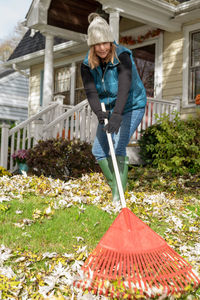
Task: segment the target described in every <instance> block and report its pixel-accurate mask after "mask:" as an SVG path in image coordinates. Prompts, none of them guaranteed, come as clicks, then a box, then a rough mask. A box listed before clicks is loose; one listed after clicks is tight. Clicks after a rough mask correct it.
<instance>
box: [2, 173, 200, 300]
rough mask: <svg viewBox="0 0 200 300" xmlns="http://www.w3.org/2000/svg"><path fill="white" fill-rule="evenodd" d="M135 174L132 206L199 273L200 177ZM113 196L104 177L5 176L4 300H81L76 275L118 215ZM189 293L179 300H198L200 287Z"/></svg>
mask: <svg viewBox="0 0 200 300" xmlns="http://www.w3.org/2000/svg"><path fill="white" fill-rule="evenodd" d="M129 176H130V177H129V192H128V193H126V194H125V198H126V202H127V207H129V208H130V209H131V210H132V211H133V212H134V213H135V214H136V215H137V216H138V217H139V218H140V219H141V220H142V221H144V222H145V223H146V224H147V225H149V226H150V227H151V228H152V229H153V230H154V231H155V232H157V233H158V234H160V235H161V236H162V237H163V238H164V239H165V240H166V241H167V243H168V244H169V245H170V246H171V247H173V248H174V249H175V251H176V252H178V253H179V254H181V256H182V257H184V258H185V259H186V260H188V261H189V262H190V264H191V265H192V266H193V268H194V269H195V270H196V271H197V272H199V273H200V254H199V247H200V240H199V228H200V205H199V200H200V194H199V189H198V188H197V187H198V177H193V179H192V178H191V177H189V178H170V177H167V176H169V175H167V176H166V177H164V176H163V174H162V176H161V175H160V174H157V173H154V174H153V173H152V171H150V170H147V169H145V170H142V168H134V169H132V170H130V172H129ZM192 180H193V181H192ZM190 182H197V184H196V185H194V184H192V185H191V186H190V184H189V183H190ZM188 186H189V187H188ZM110 197H111V194H110V190H109V187H108V186H107V184H106V182H105V181H104V178H103V177H102V176H101V175H100V174H90V175H86V176H84V177H82V178H81V179H79V180H78V179H76V180H71V181H70V182H67V183H64V182H62V181H59V180H53V179H49V178H45V177H40V178H37V177H23V176H13V177H11V178H9V177H2V178H0V224H1V225H0V299H47V298H45V297H47V295H48V296H50V295H51V298H48V299H71V298H72V295H73V297H74V299H82V297H83V295H82V296H80V295H79V296H78V293H80V291H78V290H74V288H73V285H72V279H70V278H71V277H72V276H74V274H75V273H76V271H77V270H79V269H80V267H81V265H82V264H83V262H84V260H85V259H86V257H87V256H88V254H89V253H90V252H91V250H92V249H94V248H95V247H96V245H97V244H98V242H99V241H100V239H101V237H102V236H103V235H104V233H105V232H106V230H107V229H108V228H109V226H110V225H111V224H112V222H113V221H114V220H115V218H116V216H117V215H118V212H117V211H116V212H115V213H114V212H113V210H114V207H113V206H112V204H111V201H110V200H109V199H110ZM119 238H120V237H119ZM70 276H71V277H70ZM188 289H189V290H190V291H189V292H188V293H187V295H185V296H181V295H179V294H178V295H176V298H174V299H188V300H191V299H200V289H199V290H197V291H192V290H191V288H190V287H189V288H188ZM12 297H13V298H12ZM22 297H23V298H22ZM93 299H100V298H99V297H95V298H93ZM108 299H109V298H108ZM138 299H140V298H139V297H138ZM152 299H153V298H152ZM166 299H167V298H166ZM169 299H172V298H169Z"/></svg>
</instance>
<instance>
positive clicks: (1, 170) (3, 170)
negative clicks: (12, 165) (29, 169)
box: [0, 166, 12, 177]
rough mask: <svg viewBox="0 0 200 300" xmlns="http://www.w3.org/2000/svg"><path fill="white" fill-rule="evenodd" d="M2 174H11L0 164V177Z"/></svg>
mask: <svg viewBox="0 0 200 300" xmlns="http://www.w3.org/2000/svg"><path fill="white" fill-rule="evenodd" d="M2 176H9V177H10V176H12V174H11V173H10V172H9V171H7V170H6V169H5V168H3V167H1V166H0V177H2Z"/></svg>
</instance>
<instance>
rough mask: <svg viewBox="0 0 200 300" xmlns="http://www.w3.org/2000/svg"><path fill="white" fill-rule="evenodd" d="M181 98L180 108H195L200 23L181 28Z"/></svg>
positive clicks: (199, 87)
mask: <svg viewBox="0 0 200 300" xmlns="http://www.w3.org/2000/svg"><path fill="white" fill-rule="evenodd" d="M183 33H184V40H183V41H184V43H183V98H182V106H183V107H185V108H187V107H193V106H195V97H196V95H197V94H200V23H196V24H193V25H188V26H185V27H184V28H183Z"/></svg>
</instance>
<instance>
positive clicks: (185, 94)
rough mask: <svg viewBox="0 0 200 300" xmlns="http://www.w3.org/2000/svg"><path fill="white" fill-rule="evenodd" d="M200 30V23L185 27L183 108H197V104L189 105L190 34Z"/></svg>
mask: <svg viewBox="0 0 200 300" xmlns="http://www.w3.org/2000/svg"><path fill="white" fill-rule="evenodd" d="M198 29H199V30H200V23H197V24H193V25H189V26H184V27H183V36H184V39H183V89H182V107H183V108H186V107H187V108H189V107H195V103H194V104H192V103H189V101H188V100H189V99H188V97H189V95H188V94H189V58H190V32H192V31H194V30H198Z"/></svg>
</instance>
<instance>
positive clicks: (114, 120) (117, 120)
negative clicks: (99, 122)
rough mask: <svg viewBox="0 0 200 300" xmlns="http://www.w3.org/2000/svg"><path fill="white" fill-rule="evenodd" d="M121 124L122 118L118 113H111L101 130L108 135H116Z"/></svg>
mask: <svg viewBox="0 0 200 300" xmlns="http://www.w3.org/2000/svg"><path fill="white" fill-rule="evenodd" d="M121 122H122V116H121V115H120V114H118V113H112V115H111V117H110V119H109V121H108V124H107V125H106V126H105V127H104V128H103V130H104V131H107V132H108V133H118V131H119V128H120V125H121Z"/></svg>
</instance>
